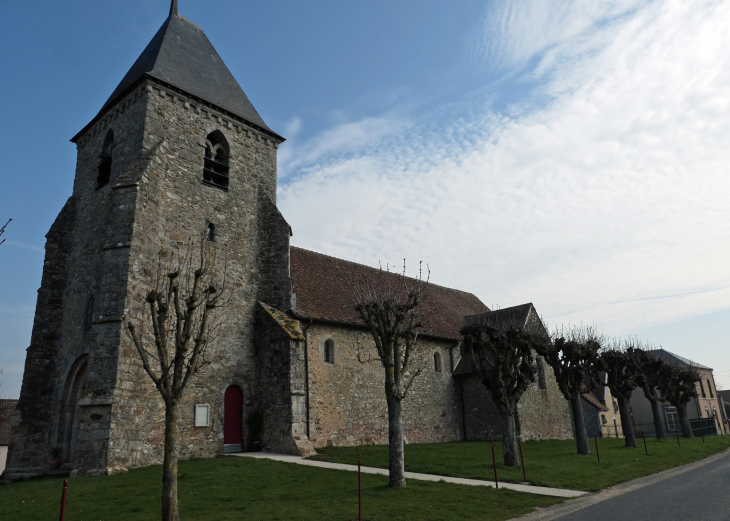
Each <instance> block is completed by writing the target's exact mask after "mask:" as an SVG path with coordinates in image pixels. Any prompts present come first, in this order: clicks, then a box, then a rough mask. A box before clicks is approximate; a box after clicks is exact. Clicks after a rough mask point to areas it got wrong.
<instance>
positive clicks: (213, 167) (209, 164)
mask: <svg viewBox="0 0 730 521" xmlns="http://www.w3.org/2000/svg"><path fill="white" fill-rule="evenodd" d="M229 153H230V150H229V148H228V141H226V138H225V136H224V135H223V133H222V132H221V131H220V130H216V131H215V132H212V133H211V134H210V135H209V136H208V138H207V139H206V140H205V163H204V166H203V181H204V182H205V183H207V184H210V185H213V186H217V187H218V188H222V189H223V190H228V171H229V166H228V165H229V159H230V158H229Z"/></svg>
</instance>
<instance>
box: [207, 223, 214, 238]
mask: <svg viewBox="0 0 730 521" xmlns="http://www.w3.org/2000/svg"><path fill="white" fill-rule="evenodd" d="M208 240H209V241H214V240H215V224H213V223H208Z"/></svg>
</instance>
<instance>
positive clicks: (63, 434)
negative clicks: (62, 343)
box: [56, 355, 89, 463]
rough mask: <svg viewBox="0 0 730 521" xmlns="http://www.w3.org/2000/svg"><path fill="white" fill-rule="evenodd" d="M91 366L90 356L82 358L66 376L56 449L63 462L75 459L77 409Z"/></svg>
mask: <svg viewBox="0 0 730 521" xmlns="http://www.w3.org/2000/svg"><path fill="white" fill-rule="evenodd" d="M88 365H89V357H88V355H82V356H80V357H79V358H78V359H77V360H76V361H75V362H74V363H73V365H72V366H71V370H70V371H69V372H68V376H66V384H65V385H64V386H63V396H62V397H61V415H60V417H59V422H58V436H57V438H56V448H58V449H60V451H61V461H63V462H64V463H68V462H70V461H71V460H72V459H73V456H74V450H73V448H74V447H73V446H72V445H73V434H74V427H75V424H76V409H78V404H79V400H80V399H81V393H82V392H83V390H84V382H85V381H86V368H87V367H88Z"/></svg>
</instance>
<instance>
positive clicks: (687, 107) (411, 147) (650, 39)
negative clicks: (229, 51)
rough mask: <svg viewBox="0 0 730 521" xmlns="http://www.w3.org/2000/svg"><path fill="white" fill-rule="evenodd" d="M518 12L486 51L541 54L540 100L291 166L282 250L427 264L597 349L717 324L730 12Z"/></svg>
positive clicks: (294, 151) (417, 127)
mask: <svg viewBox="0 0 730 521" xmlns="http://www.w3.org/2000/svg"><path fill="white" fill-rule="evenodd" d="M563 4H564V3H559V4H558V3H556V4H555V5H554V6H553V7H555V6H558V5H560V6H562V5H563ZM514 5H515V7H514V8H512V9H508V10H507V11H509V12H507V11H505V13H504V14H503V16H501V17H500V18H499V19H498V20H497V24H498V27H499V28H500V30H499V31H496V30H495V31H494V33H493V34H494V35H495V37H498V38H502V39H501V40H500V42H498V43H490V45H486V44H485V45H484V46H483V51H484V53H485V56H487V58H488V57H489V56H490V53H491V54H494V53H495V52H497V50H499V52H500V53H501V54H502V55H504V56H505V57H506V58H505V62H504V63H505V64H507V63H509V64H512V66H514V65H515V64H520V63H522V64H524V63H527V62H529V61H530V60H531V58H532V57H534V56H535V55H536V54H539V55H540V59H539V60H538V63H537V65H536V68H535V69H534V70H532V71H530V74H540V75H542V77H543V80H544V82H543V84H542V85H541V87H540V89H541V91H542V92H543V93H546V94H548V95H549V99H550V100H551V101H550V102H549V103H548V104H546V105H543V106H539V107H536V106H530V105H525V106H524V107H521V108H520V110H518V111H507V112H508V114H510V115H509V116H508V115H505V114H496V113H491V112H488V111H485V110H482V111H467V110H464V107H462V108H461V109H462V110H459V109H458V107H457V108H454V113H455V117H454V120H453V122H452V123H451V124H450V125H447V126H438V127H437V126H435V125H434V124H432V123H431V121H432V120H431V119H430V115H429V114H426V115H422V116H419V117H416V118H414V119H412V120H405V119H400V120H390V119H388V118H369V119H366V120H363V121H361V122H355V123H348V124H343V125H339V126H337V127H335V128H333V129H331V130H328V131H327V132H324V133H322V134H321V135H319V136H317V137H315V138H313V139H312V140H311V141H309V142H307V143H300V144H297V145H296V146H292V147H290V149H289V150H288V151H285V153H284V154H283V157H282V158H281V159H282V161H281V165H282V170H283V174H284V175H283V176H282V180H283V183H282V186H281V187H280V190H279V205H280V207H281V208H282V210H283V213H284V215H285V216H286V217H287V219H288V221H289V222H290V223H291V224H292V226H293V228H294V234H295V235H294V243H295V244H297V245H301V246H304V247H310V248H313V249H316V250H319V251H323V252H326V253H329V254H332V255H336V256H341V257H343V258H347V259H352V260H357V261H360V262H365V263H368V264H372V265H375V264H377V262H378V261H379V260H382V261H384V262H395V263H396V264H397V263H398V259H402V258H403V257H404V256H405V257H408V258H409V259H412V260H413V261H417V260H421V259H423V260H427V261H428V262H429V264H430V266H431V269H432V273H433V279H434V281H435V282H436V283H439V284H445V285H449V286H453V287H457V288H461V289H466V290H469V291H473V292H474V293H476V294H477V295H478V296H479V297H480V298H482V299H483V301H484V302H485V303H486V304H487V305H491V304H496V303H499V304H501V305H502V306H507V305H513V304H519V303H522V302H525V301H533V302H534V303H535V304H536V306H537V307H538V310H539V311H540V312H541V313H543V314H545V315H546V316H547V317H548V318H549V319H550V322H551V323H556V322H565V321H571V322H576V321H580V320H582V321H583V322H588V323H591V322H596V323H598V324H599V325H602V326H603V327H604V328H605V329H606V330H607V331H608V332H616V333H624V332H630V331H632V330H633V329H634V328H644V327H648V326H650V325H652V324H658V323H662V322H668V321H671V320H676V319H679V318H682V317H686V316H691V315H697V314H701V313H708V312H711V311H714V310H718V309H722V308H724V307H727V306H728V302H730V299H729V298H728V297H730V270H728V269H727V266H730V227H728V226H727V223H728V222H730V204H728V200H729V199H730V176H728V175H727V165H728V164H729V163H730V147H728V146H727V136H728V135H730V117H729V116H730V95H729V94H730V50H728V48H727V46H726V45H724V42H725V40H726V37H725V32H726V28H727V27H728V26H730V7H729V6H728V4H727V3H719V2H713V1H704V2H703V1H696V2H681V1H666V2H658V1H655V2H618V3H617V2H612V3H608V2H588V1H586V2H571V3H570V4H565V5H567V6H568V7H559V8H558V7H556V9H557V10H556V11H555V13H556V14H555V16H552V12H551V11H549V10H547V11H545V10H543V11H540V10H539V9H538V7H539V6H540V5H542V3H541V2H521V3H520V2H518V3H515V4H514ZM491 16H494V13H491ZM494 23H495V22H494V20H493V19H490V20H489V21H488V22H487V24H486V25H485V26H489V25H490V24H492V25H493V24H494ZM535 71H537V72H535ZM437 110H438V109H437ZM467 112H468V113H469V114H470V115H469V116H468V117H466V116H463V114H464V113H467ZM282 148H284V147H282ZM413 264H415V262H413V263H412V265H413Z"/></svg>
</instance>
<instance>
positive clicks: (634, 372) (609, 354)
mask: <svg viewBox="0 0 730 521" xmlns="http://www.w3.org/2000/svg"><path fill="white" fill-rule="evenodd" d="M599 361H600V364H599V365H600V369H601V370H602V371H606V375H607V377H608V378H607V380H608V388H609V389H610V390H611V394H612V395H613V396H614V397H615V398H616V401H617V402H618V411H619V414H620V416H621V426H622V428H623V431H624V440H625V441H626V446H627V447H634V448H636V435H635V433H634V426H633V423H632V421H631V414H629V401H630V400H631V393H633V392H634V389H636V387H637V386H638V385H639V384H638V382H637V381H636V378H637V376H638V373H639V363H638V360H637V357H636V355H635V354H634V352H633V350H631V349H625V348H622V347H621V343H620V342H614V344H613V345H612V346H610V347H609V348H607V349H605V350H604V351H602V352H601V355H600V358H599Z"/></svg>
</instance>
